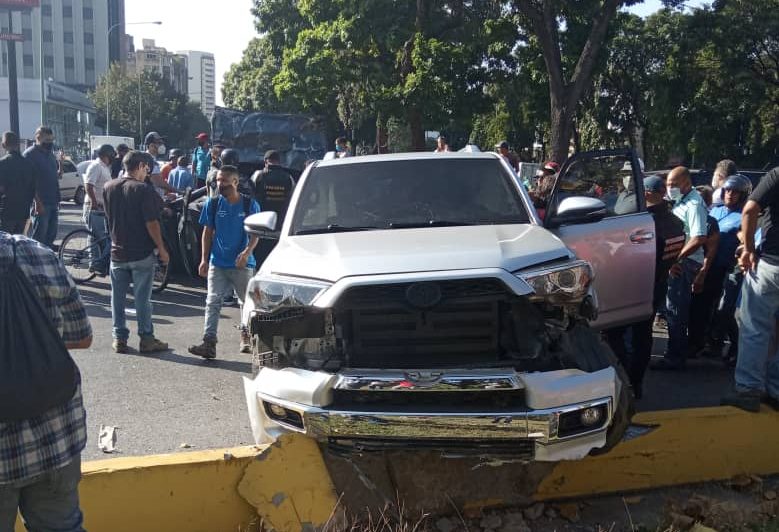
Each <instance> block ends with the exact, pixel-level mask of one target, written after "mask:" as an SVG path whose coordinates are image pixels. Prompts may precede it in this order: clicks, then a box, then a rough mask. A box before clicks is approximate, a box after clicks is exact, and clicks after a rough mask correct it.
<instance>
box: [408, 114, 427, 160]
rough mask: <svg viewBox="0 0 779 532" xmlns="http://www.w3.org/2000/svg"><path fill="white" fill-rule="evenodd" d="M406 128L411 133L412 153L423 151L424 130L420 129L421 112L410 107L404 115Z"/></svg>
mask: <svg viewBox="0 0 779 532" xmlns="http://www.w3.org/2000/svg"><path fill="white" fill-rule="evenodd" d="M406 117H407V120H408V128H409V132H410V133H411V149H412V150H413V151H425V147H426V146H425V130H424V128H423V127H422V112H421V111H420V110H419V109H418V108H416V107H412V108H410V109H409V110H408V112H407V113H406Z"/></svg>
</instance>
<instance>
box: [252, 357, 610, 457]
mask: <svg viewBox="0 0 779 532" xmlns="http://www.w3.org/2000/svg"><path fill="white" fill-rule="evenodd" d="M244 380H245V390H246V398H247V404H248V407H249V413H250V418H251V422H252V430H253V432H254V436H255V440H256V441H257V443H269V442H272V441H274V440H275V439H276V438H278V437H279V436H280V435H281V434H284V433H286V432H299V433H303V434H306V435H308V436H310V437H312V438H315V439H317V440H318V441H321V442H325V443H327V444H329V445H330V446H332V447H335V448H339V449H345V450H349V451H358V452H359V451H369V450H374V449H393V448H402V449H409V448H418V449H436V450H442V451H445V452H446V451H448V452H452V453H456V454H461V453H462V454H479V455H508V456H514V457H517V458H520V459H524V460H538V461H557V460H566V459H577V458H581V457H583V456H586V455H587V454H588V453H589V452H590V451H591V450H592V449H594V448H598V447H603V446H604V445H605V444H606V431H607V429H608V427H609V425H610V424H611V421H612V416H613V412H614V409H615V407H616V405H615V400H616V399H615V398H616V397H618V394H617V386H618V384H617V376H616V373H615V371H614V369H613V368H606V369H603V370H601V371H597V372H593V373H586V372H583V371H580V370H572V369H569V370H559V371H549V372H537V373H521V372H517V371H515V370H514V369H512V368H507V369H490V370H470V369H469V370H430V371H424V370H413V371H402V370H356V369H354V370H345V371H342V372H340V373H337V374H330V373H325V372H314V371H307V370H302V369H296V368H285V369H279V370H276V369H271V368H263V369H262V370H261V371H260V373H259V374H258V375H257V377H256V378H255V379H254V380H249V379H244Z"/></svg>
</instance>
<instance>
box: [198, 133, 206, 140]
mask: <svg viewBox="0 0 779 532" xmlns="http://www.w3.org/2000/svg"><path fill="white" fill-rule="evenodd" d="M195 138H196V139H197V140H208V133H200V134H199V135H198V136H197V137H195Z"/></svg>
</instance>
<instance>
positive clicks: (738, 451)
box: [17, 408, 779, 532]
mask: <svg viewBox="0 0 779 532" xmlns="http://www.w3.org/2000/svg"><path fill="white" fill-rule="evenodd" d="M634 422H635V423H638V424H642V425H646V426H652V427H653V430H652V431H650V432H649V433H647V434H645V435H643V436H641V437H638V438H635V439H632V440H629V441H626V442H623V443H622V444H620V445H619V446H618V447H617V448H615V449H614V450H613V451H612V452H610V453H609V454H607V455H604V456H599V457H592V458H587V459H585V460H580V461H575V462H561V463H559V464H557V465H556V466H555V467H554V468H553V469H552V471H551V473H549V474H548V475H547V476H546V477H544V478H543V480H542V481H541V483H540V484H539V485H538V488H537V490H536V493H535V495H534V496H533V498H534V499H537V500H552V499H565V498H571V497H579V496H589V495H597V494H605V493H613V492H624V491H634V490H641V489H648V488H657V487H661V486H669V485H675V484H689V483H695V482H703V481H710V480H720V479H726V478H730V477H733V476H735V475H738V474H758V475H762V474H776V473H779V454H777V452H776V450H775V445H776V442H777V441H779V413H777V412H774V411H772V410H770V411H769V410H766V409H764V410H763V411H762V412H761V413H760V414H748V413H746V412H741V411H739V410H736V409H732V408H702V409H690V410H675V411H667V412H652V413H644V414H640V415H637V416H636V417H635V419H634ZM83 472H84V479H83V481H82V483H81V502H82V508H83V510H84V515H85V521H86V522H85V527H86V528H87V529H88V530H89V531H90V532H109V531H110V532H125V531H127V532H130V531H133V532H136V531H138V530H143V531H146V532H155V531H160V532H177V531H182V532H200V531H202V532H221V531H225V532H239V531H244V532H249V531H253V530H259V524H260V523H262V524H264V525H265V526H266V527H269V528H270V527H272V528H274V529H276V530H278V531H279V532H287V531H295V532H296V531H300V530H304V529H305V530H311V529H312V528H316V527H320V526H322V525H323V524H324V523H326V522H327V521H328V520H330V519H335V518H338V515H337V514H334V513H333V510H334V508H335V507H336V505H337V500H338V499H337V494H336V491H335V489H334V487H333V482H332V481H331V479H330V476H329V474H328V470H327V467H326V466H325V463H324V460H323V458H322V455H321V453H320V452H319V449H318V447H317V445H316V444H315V443H314V442H312V441H310V440H308V439H307V438H304V437H301V436H298V435H291V436H287V437H285V438H283V439H281V440H280V441H279V442H278V443H276V444H274V445H273V446H270V447H267V448H262V449H260V448H257V447H243V448H238V449H227V450H219V451H203V452H190V453H181V454H175V455H163V456H150V457H138V458H134V457H131V458H116V459H112V460H103V461H99V462H90V463H85V464H84V466H83ZM480 499H489V501H490V502H489V505H500V504H502V503H505V502H508V500H510V498H509V499H507V500H502V499H500V498H494V497H491V496H485V497H480ZM476 502H479V501H477V500H476V499H474V501H472V504H475V503H476ZM482 502H483V501H482ZM482 502H479V505H480V506H482V505H483V504H482ZM466 506H467V504H466ZM23 530H24V529H23V528H22V527H21V525H17V531H19V532H21V531H23Z"/></svg>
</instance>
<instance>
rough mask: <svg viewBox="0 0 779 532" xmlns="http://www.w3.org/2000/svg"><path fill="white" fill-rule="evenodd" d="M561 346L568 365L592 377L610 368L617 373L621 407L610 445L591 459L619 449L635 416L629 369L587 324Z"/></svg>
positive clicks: (613, 422) (568, 335)
mask: <svg viewBox="0 0 779 532" xmlns="http://www.w3.org/2000/svg"><path fill="white" fill-rule="evenodd" d="M564 338H565V339H564V341H563V342H561V343H562V345H561V347H562V348H563V350H564V351H565V355H564V358H565V359H566V361H567V365H569V366H570V367H574V368H577V369H580V370H582V371H586V372H588V373H592V372H594V371H600V370H602V369H606V368H608V367H612V368H614V370H615V371H616V373H617V386H618V388H617V405H616V409H615V410H614V415H613V417H612V420H611V425H609V428H608V429H607V433H606V445H605V446H603V447H599V448H597V449H593V450H592V451H590V454H591V455H599V454H605V453H607V452H609V451H610V450H611V449H612V448H614V446H615V445H617V444H618V443H619V442H620V440H621V439H622V436H623V435H624V434H625V431H626V430H627V428H628V426H629V425H630V419H631V418H632V417H633V414H634V413H635V406H634V398H633V391H632V389H631V387H630V379H629V378H628V375H627V372H626V371H625V368H623V367H622V364H621V363H620V362H619V359H617V357H616V356H615V355H614V353H613V351H612V350H611V348H610V347H609V346H608V344H606V342H604V341H603V340H602V339H601V337H600V335H599V334H598V333H597V332H596V331H594V330H592V329H590V328H589V327H588V326H587V325H585V324H577V325H575V326H574V327H573V328H572V329H571V330H569V331H568V332H567V333H566V334H565V337H564Z"/></svg>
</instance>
